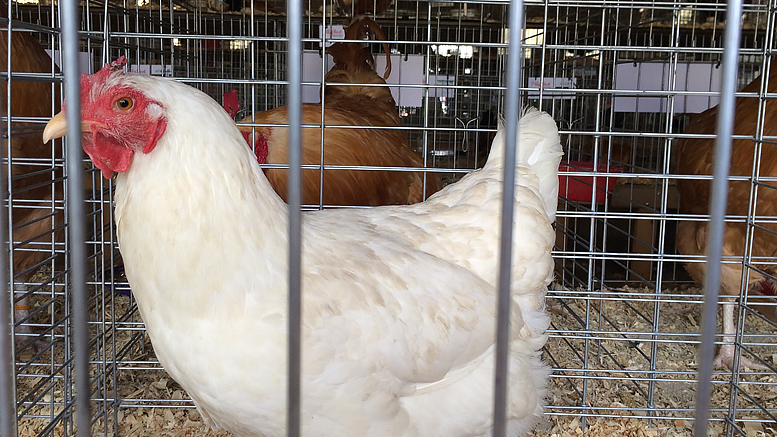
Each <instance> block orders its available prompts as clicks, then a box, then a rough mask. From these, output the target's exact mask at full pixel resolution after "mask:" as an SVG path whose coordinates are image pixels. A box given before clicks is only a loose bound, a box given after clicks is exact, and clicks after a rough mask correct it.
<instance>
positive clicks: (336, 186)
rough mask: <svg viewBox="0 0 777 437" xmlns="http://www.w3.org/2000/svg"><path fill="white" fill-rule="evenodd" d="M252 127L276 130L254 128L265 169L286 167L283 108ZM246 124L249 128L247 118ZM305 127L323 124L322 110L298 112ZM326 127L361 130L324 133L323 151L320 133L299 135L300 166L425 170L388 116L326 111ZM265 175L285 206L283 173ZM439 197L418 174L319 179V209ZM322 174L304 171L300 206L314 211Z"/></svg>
mask: <svg viewBox="0 0 777 437" xmlns="http://www.w3.org/2000/svg"><path fill="white" fill-rule="evenodd" d="M254 120H255V122H256V123H268V124H278V125H279V126H271V127H257V128H256V130H257V133H258V134H259V135H262V136H263V137H264V139H265V140H266V141H267V148H268V155H267V163H268V164H287V163H288V128H287V127H284V126H282V125H283V124H286V123H288V109H287V108H286V107H285V106H284V107H281V108H276V109H274V110H271V111H264V112H259V113H256V114H254ZM245 122H251V120H249V118H248V117H247V118H246V119H245ZM302 122H303V124H311V125H319V124H321V106H320V105H316V104H306V105H304V106H303V111H302ZM324 124H325V125H328V126H364V128H357V129H354V128H339V129H338V128H333V127H326V128H325V129H324V136H323V141H324V144H323V146H322V144H321V140H322V136H321V129H320V128H312V127H311V128H303V129H302V163H303V164H305V165H319V164H321V162H322V159H321V158H322V157H321V154H322V152H321V150H322V148H323V163H324V165H349V166H380V167H418V168H422V167H424V162H423V159H421V157H420V156H418V155H417V154H416V153H415V152H413V151H412V149H410V147H409V146H408V145H407V138H406V137H405V133H404V132H403V131H402V130H400V129H380V128H381V127H396V125H394V124H392V123H391V122H390V117H389V115H388V114H387V113H384V114H383V115H380V114H377V113H370V112H366V113H365V112H361V113H360V112H356V111H353V110H349V109H345V108H339V107H330V106H328V105H327V106H326V107H325V108H324ZM265 174H266V175H267V178H268V179H269V180H270V183H271V184H272V185H273V188H275V190H276V192H277V193H278V194H279V195H280V196H281V197H282V198H283V199H284V200H286V197H287V196H288V178H287V170H286V169H272V168H268V169H266V172H265ZM424 185H426V195H427V197H428V196H430V195H431V194H432V193H434V192H436V191H437V182H436V180H435V178H434V176H433V175H427V176H424V174H423V173H421V172H407V171H405V172H402V171H389V170H385V171H380V170H336V169H328V170H325V171H324V173H323V203H324V204H325V205H352V206H357V205H359V206H361V205H363V206H379V205H400V204H410V203H417V202H420V201H422V200H423V199H424ZM321 188H322V185H321V171H320V170H318V169H305V170H303V171H302V202H303V203H304V204H313V205H316V204H318V203H319V200H320V199H319V196H320V193H321V192H322V189H321Z"/></svg>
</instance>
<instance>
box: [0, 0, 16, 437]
mask: <svg viewBox="0 0 777 437" xmlns="http://www.w3.org/2000/svg"><path fill="white" fill-rule="evenodd" d="M7 8H8V10H7V11H6V16H7V17H8V30H7V32H8V38H7V39H6V42H7V44H8V47H7V49H8V50H7V52H6V53H11V19H10V17H11V2H8V6H7ZM5 71H6V74H7V75H8V78H7V79H6V82H5V83H4V84H3V86H6V87H8V92H7V93H6V102H5V103H6V106H5V108H6V109H5V111H3V114H2V115H3V117H8V118H7V119H6V120H7V121H6V123H5V128H6V134H8V133H10V132H11V115H10V113H9V111H10V108H11V81H10V76H11V57H10V56H8V59H6V70H5ZM6 141H9V142H10V137H9V138H8V139H7V140H6ZM5 150H6V151H8V154H7V155H6V156H5V159H4V161H5V164H4V165H2V164H0V168H2V169H6V173H3V172H2V171H1V170H0V202H2V203H0V205H2V207H0V244H2V247H0V287H3V288H4V290H6V291H7V292H8V295H5V294H3V298H2V299H0V435H7V436H14V435H16V395H15V394H14V382H15V381H14V379H15V378H14V348H13V341H14V340H13V316H12V315H11V302H13V287H12V286H11V285H12V284H11V280H10V279H11V278H10V276H11V272H10V270H9V266H8V251H7V250H8V247H9V245H8V238H9V236H10V231H9V230H8V217H9V213H10V210H11V205H9V204H8V186H9V185H10V173H11V168H10V164H11V162H10V159H11V155H10V146H8V147H6V148H5ZM6 178H8V180H6Z"/></svg>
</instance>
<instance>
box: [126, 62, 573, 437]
mask: <svg viewBox="0 0 777 437" xmlns="http://www.w3.org/2000/svg"><path fill="white" fill-rule="evenodd" d="M115 82H116V83H121V84H123V85H127V86H131V87H134V88H136V89H138V90H141V91H143V92H144V93H145V94H146V95H148V96H149V97H150V98H152V99H154V100H156V101H158V102H160V103H161V104H162V106H163V107H164V110H165V112H166V113H165V116H166V117H167V120H168V127H167V130H166V132H165V134H164V136H163V137H162V138H161V140H160V141H159V143H158V145H157V147H156V148H155V149H154V150H153V151H152V152H151V153H149V154H147V155H143V154H136V156H135V157H134V160H133V163H132V165H131V167H130V169H129V170H128V171H127V172H125V173H122V174H120V175H119V176H118V178H117V188H116V197H115V201H116V220H117V223H118V232H119V242H120V246H121V251H122V255H123V257H124V261H125V268H126V273H127V278H128V279H129V282H130V284H131V286H132V290H133V293H134V295H135V297H136V299H137V302H138V307H139V309H140V312H141V315H142V317H143V320H144V321H145V323H146V326H147V329H148V333H149V335H150V337H151V340H152V342H153V345H154V349H155V351H156V353H157V356H158V358H159V360H160V361H161V363H162V364H163V365H164V367H165V369H166V370H167V371H168V372H169V373H170V374H171V375H172V376H173V378H175V379H176V380H177V381H178V382H179V383H180V384H181V385H182V386H183V387H184V388H185V389H186V390H187V392H188V393H189V394H190V395H191V396H192V398H193V399H194V401H195V403H196V404H197V407H198V408H199V410H200V411H201V412H202V415H203V417H204V418H205V419H206V421H207V422H208V423H209V424H210V425H212V426H216V427H221V428H225V429H227V430H229V431H231V432H232V433H234V434H235V435H238V436H256V435H264V436H280V435H284V432H285V423H286V422H285V421H286V412H285V409H286V402H285V393H286V329H287V301H286V293H287V286H288V278H287V274H288V273H287V272H288V266H287V258H288V257H287V253H288V240H287V227H288V226H287V215H288V210H287V206H286V205H285V204H284V203H283V202H282V201H281V200H280V199H279V198H278V197H277V196H276V195H275V193H274V192H273V190H272V188H271V187H270V185H269V183H268V182H267V180H266V179H265V178H264V176H263V174H262V172H261V170H260V169H259V166H258V164H257V163H256V162H255V159H254V157H253V155H252V154H251V153H250V151H249V149H248V148H247V147H246V146H245V143H244V140H243V138H242V136H241V134H240V133H239V131H238V130H237V128H236V127H235V125H234V123H233V122H232V120H230V119H229V117H228V116H227V114H226V113H225V112H224V111H223V109H221V108H220V107H219V105H218V104H217V103H216V102H214V101H213V100H211V99H210V98H209V97H207V96H206V95H205V94H203V93H201V92H199V91H197V90H195V89H193V88H190V87H188V86H185V85H182V84H179V83H176V82H173V81H169V80H164V79H159V78H151V77H141V76H134V75H121V74H118V75H117V79H116V81H115ZM204 120H207V123H203V121H204ZM519 128H520V136H519V138H520V139H519V141H520V144H518V145H517V146H518V150H519V155H518V157H519V159H518V161H519V162H518V167H517V176H518V177H517V185H516V191H515V226H514V228H515V232H514V239H513V248H514V253H513V267H512V274H513V276H512V290H513V295H514V305H513V311H512V318H511V345H510V347H511V349H510V351H511V352H510V354H511V361H510V367H509V368H510V380H509V388H510V398H509V399H510V404H509V411H508V419H509V435H511V436H520V435H525V434H526V433H527V432H528V430H529V429H531V427H533V426H534V425H535V424H536V422H537V421H538V420H539V418H540V416H541V414H542V407H541V405H542V402H543V399H544V397H545V392H546V380H547V375H548V368H547V366H546V365H545V364H543V363H542V361H541V360H540V357H539V352H540V349H541V348H542V346H543V345H544V343H545V341H546V334H545V330H546V329H547V327H548V323H549V321H548V317H547V315H546V313H545V310H544V296H545V293H546V285H547V282H548V281H549V279H550V277H551V274H552V259H551V257H550V250H551V248H552V246H553V241H554V233H553V230H552V228H551V220H552V217H553V215H554V212H555V203H556V199H555V196H556V192H557V189H558V179H557V177H556V170H557V168H558V161H559V158H560V150H561V148H560V145H559V141H558V132H557V130H556V127H555V123H553V120H552V119H551V118H550V117H549V116H548V115H547V114H544V113H541V112H539V111H531V110H530V111H527V112H526V114H525V115H524V116H523V118H522V119H521V121H520V125H519ZM502 138H503V136H502V134H501V133H500V134H499V135H497V137H496V139H495V142H494V146H493V148H492V156H491V158H490V160H489V161H488V164H487V165H486V167H485V168H484V169H482V170H479V171H474V172H472V173H470V174H469V175H467V176H465V177H464V178H463V179H462V180H461V181H459V182H457V183H456V184H453V185H450V186H448V187H446V188H445V189H443V190H442V191H440V192H439V193H437V194H435V195H434V196H432V197H431V198H430V199H429V200H428V201H426V202H424V203H421V204H417V205H412V206H397V207H382V208H373V209H363V210H354V209H351V210H329V211H317V212H311V213H306V214H305V215H304V217H303V235H302V241H303V252H302V269H303V272H304V273H303V275H304V276H303V278H302V279H303V284H302V286H303V325H302V327H303V355H302V357H303V372H302V383H303V393H302V394H303V403H302V426H303V432H304V435H332V436H367V435H369V436H481V435H482V436H485V435H490V432H491V431H490V430H491V426H492V419H491V415H492V411H491V403H492V391H493V388H492V386H493V368H494V341H495V335H494V329H495V323H496V320H495V318H496V313H495V307H496V304H495V284H496V277H497V261H498V241H499V226H498V225H499V220H500V210H501V200H500V199H501V180H502V170H501V168H500V167H501V166H500V165H499V158H498V155H499V154H500V153H499V152H497V151H498V150H500V149H501V148H502V145H501V144H499V141H503V140H502Z"/></svg>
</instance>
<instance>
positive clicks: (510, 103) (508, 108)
mask: <svg viewBox="0 0 777 437" xmlns="http://www.w3.org/2000/svg"><path fill="white" fill-rule="evenodd" d="M508 13H509V27H508V29H509V32H510V35H509V46H508V50H507V66H506V67H507V77H506V82H505V83H506V85H507V91H506V92H505V103H506V105H505V120H507V122H506V123H505V128H506V135H505V152H504V191H503V194H502V223H501V237H500V240H499V279H498V282H497V284H498V292H499V294H498V297H497V321H496V369H495V372H494V434H493V435H494V436H503V435H505V430H506V425H507V424H506V422H505V421H506V413H507V397H508V393H507V391H508V388H507V382H508V381H507V379H508V368H507V366H508V355H509V347H510V345H509V340H510V288H511V287H510V274H511V270H512V269H511V268H510V267H511V265H512V243H513V200H514V198H515V156H516V150H515V145H516V144H517V142H518V115H519V109H520V108H519V104H520V102H519V100H518V98H519V94H518V90H519V88H520V86H521V26H522V24H523V0H512V1H511V2H510V10H509V11H508Z"/></svg>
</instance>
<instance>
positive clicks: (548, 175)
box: [486, 107, 564, 220]
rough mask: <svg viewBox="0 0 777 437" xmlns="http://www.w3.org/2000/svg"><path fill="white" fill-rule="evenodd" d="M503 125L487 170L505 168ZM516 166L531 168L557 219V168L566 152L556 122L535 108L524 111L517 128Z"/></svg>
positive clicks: (546, 205)
mask: <svg viewBox="0 0 777 437" xmlns="http://www.w3.org/2000/svg"><path fill="white" fill-rule="evenodd" d="M504 142H505V129H504V121H501V122H500V123H499V130H498V131H497V133H496V136H495V137H494V141H493V142H492V143H491V152H490V154H489V156H488V161H487V162H486V166H487V167H489V166H496V167H497V168H502V166H503V164H504ZM516 147H517V151H516V165H517V166H519V167H528V168H530V169H531V170H532V172H533V173H534V174H536V175H537V177H538V178H539V185H538V186H539V191H540V195H541V196H542V198H543V199H544V200H545V210H546V212H547V214H548V217H549V218H550V219H551V220H555V218H556V207H557V204H558V166H559V163H560V161H561V156H562V155H563V154H564V152H563V151H562V149H561V142H560V141H559V136H558V127H557V126H556V122H555V121H554V120H553V118H552V117H551V116H550V115H548V114H547V113H545V112H542V111H540V110H538V109H536V108H531V107H528V108H524V110H523V114H522V116H521V118H520V120H519V125H518V144H516Z"/></svg>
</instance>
